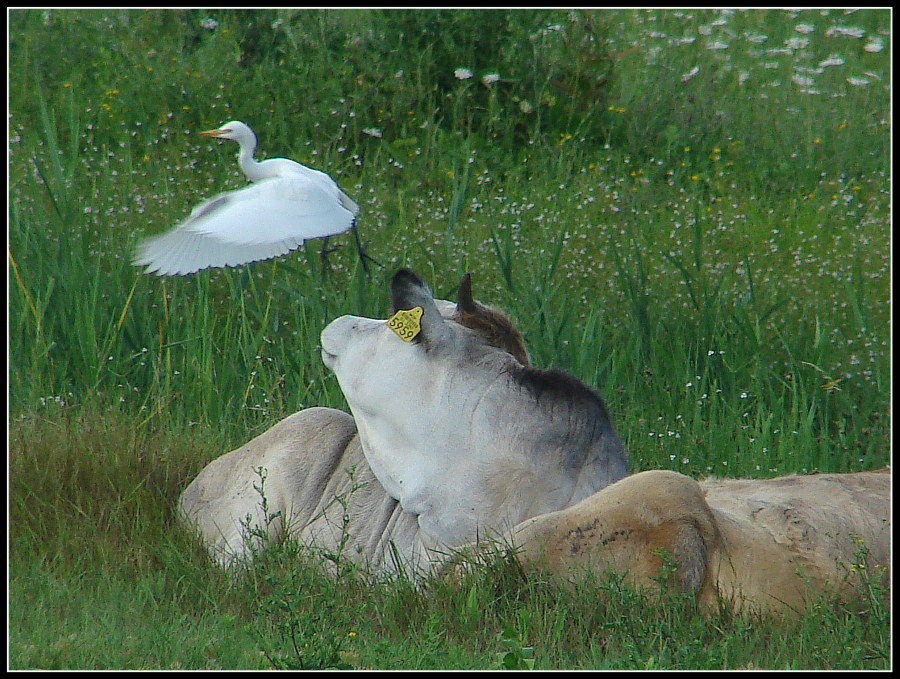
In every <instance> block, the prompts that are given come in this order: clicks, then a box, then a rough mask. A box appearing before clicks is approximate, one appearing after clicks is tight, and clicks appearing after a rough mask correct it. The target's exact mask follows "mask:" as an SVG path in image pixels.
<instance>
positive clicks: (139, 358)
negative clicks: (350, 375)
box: [8, 10, 890, 669]
mask: <svg viewBox="0 0 900 679" xmlns="http://www.w3.org/2000/svg"><path fill="white" fill-rule="evenodd" d="M208 18H210V19H214V20H215V22H210V21H207V19H208ZM9 19H10V32H9V56H10V68H9V79H8V85H9V87H8V92H9V113H10V117H9V122H8V129H9V135H10V154H9V160H8V167H9V173H10V182H9V186H10V190H9V199H10V200H9V228H8V234H9V262H10V264H9V269H8V271H9V274H8V281H9V298H8V306H9V314H8V320H9V323H8V331H9V349H8V351H9V354H8V355H9V359H10V370H9V396H10V406H9V420H10V423H9V442H10V456H9V469H10V484H9V496H10V498H9V517H10V538H9V559H10V573H11V575H10V583H9V584H10V587H9V589H10V597H9V603H10V606H9V616H10V654H9V662H10V666H11V667H15V668H81V667H91V668H94V667H96V668H138V667H142V668H143V667H182V668H201V667H225V668H259V667H269V666H273V665H274V666H298V665H316V664H325V665H327V664H335V665H341V666H344V665H350V666H354V667H381V668H388V667H406V668H414V667H432V668H438V667H500V666H501V663H502V662H504V659H505V658H508V659H509V660H508V662H509V663H512V664H517V663H525V665H527V664H528V663H527V662H525V661H526V660H528V661H530V660H534V666H535V667H536V668H544V669H548V668H554V667H583V668H586V667H603V668H607V667H608V668H637V667H641V668H643V667H653V668H701V667H702V668H707V667H709V668H712V667H716V668H747V667H753V668H756V667H760V668H788V667H790V668H801V667H802V668H853V669H861V668H885V667H887V666H889V660H888V653H889V650H888V649H889V643H890V642H889V638H890V637H889V616H887V615H885V614H884V612H883V611H880V612H879V611H878V610H877V607H873V608H872V609H871V610H870V611H869V613H867V614H865V615H857V614H854V613H850V612H847V611H843V610H841V609H840V608H839V607H835V606H834V605H830V604H829V603H828V602H823V604H822V605H821V606H820V607H819V608H817V609H816V610H814V611H811V612H810V613H809V614H808V615H807V616H805V617H804V618H802V619H801V620H799V621H768V620H756V619H747V618H737V617H733V616H727V615H725V614H724V613H722V614H721V615H720V616H719V618H716V619H714V620H712V621H704V620H703V618H700V617H698V616H697V615H695V614H694V613H693V611H692V610H691V609H690V605H691V604H690V602H688V601H683V600H682V599H681V598H679V597H678V596H677V595H676V594H675V593H668V594H666V595H665V597H664V599H663V600H660V601H656V600H648V599H647V598H646V597H643V595H639V594H637V593H634V592H630V591H628V590H627V589H625V588H623V587H619V586H617V585H615V583H609V584H607V585H604V586H603V587H600V588H597V587H596V586H595V587H594V588H593V589H585V588H582V589H577V588H576V591H575V592H572V591H571V590H569V589H566V588H564V587H561V586H560V585H558V584H556V583H552V582H543V581H541V580H540V579H538V578H536V577H534V576H524V575H522V574H520V573H517V572H516V570H515V568H513V567H511V566H510V565H509V564H505V565H504V564H498V565H497V566H496V568H495V569H494V570H490V569H489V570H488V571H487V572H485V573H480V574H479V573H475V574H471V575H469V576H466V579H464V580H463V581H462V582H461V583H457V584H451V583H445V582H435V583H432V584H431V585H430V586H429V587H426V588H425V589H424V590H422V591H417V590H414V589H412V588H409V587H407V586H398V585H396V584H394V585H391V584H387V583H378V582H372V581H371V580H370V579H368V578H366V577H365V576H364V575H363V574H355V575H353V576H352V577H351V575H350V574H348V575H347V577H345V578H342V579H340V580H339V581H333V580H329V579H327V578H324V577H320V576H318V575H317V574H316V572H315V569H314V568H305V567H300V566H298V565H297V563H296V562H297V559H296V554H292V552H291V546H290V545H287V546H284V547H283V551H277V552H276V553H275V554H273V556H272V557H271V559H267V560H266V561H265V562H264V563H263V564H260V566H259V570H258V571H257V572H255V573H253V574H252V575H251V577H248V578H247V579H245V580H243V581H240V582H233V581H232V580H231V579H229V578H228V577H227V576H224V575H223V574H221V573H218V572H217V571H216V569H215V568H214V567H212V566H211V565H210V564H209V563H208V562H207V561H206V560H205V558H204V557H203V554H202V551H201V550H200V549H199V548H198V547H197V545H196V544H194V542H193V540H192V538H191V536H189V535H185V534H184V533H183V532H182V531H181V530H180V529H179V528H178V526H177V525H176V523H175V521H174V517H173V507H174V502H175V500H176V498H177V496H178V494H179V492H180V491H181V490H182V489H183V488H184V486H185V485H187V483H188V482H189V481H190V480H191V479H192V478H193V476H194V475H195V474H196V473H197V472H198V471H199V470H200V469H201V468H202V467H203V466H204V465H205V464H206V463H207V462H208V461H209V460H211V459H212V458H214V457H216V456H218V455H220V454H221V453H223V452H225V451H227V450H229V449H231V448H233V447H236V446H237V445H239V444H241V443H243V442H245V441H246V440H248V439H249V438H251V437H252V436H254V435H256V434H258V433H260V432H261V431H264V430H265V429H266V428H267V427H269V426H271V425H272V424H273V423H274V422H276V421H278V420H279V419H281V418H282V417H284V416H285V415H287V414H290V413H292V412H294V411H296V410H299V409H300V408H304V407H309V406H312V405H327V406H333V407H339V408H344V407H345V403H344V400H343V396H342V395H341V393H340V390H339V388H338V386H337V383H336V381H335V380H334V378H333V376H331V375H330V374H329V373H328V372H327V371H326V370H325V368H324V366H323V365H322V364H321V360H320V358H319V356H318V352H317V351H316V349H315V347H316V346H317V344H318V336H319V333H320V331H321V329H322V328H323V327H324V325H325V324H326V323H327V322H328V321H330V320H332V319H333V318H335V317H337V316H339V315H341V314H344V313H353V314H359V315H367V316H376V317H377V316H384V314H385V312H386V311H387V308H388V295H387V287H386V282H387V280H388V278H389V276H390V275H391V273H392V272H393V270H394V269H396V268H397V267H399V266H408V267H410V268H412V269H413V270H415V271H417V272H418V273H419V274H420V275H422V276H424V277H425V278H426V279H427V280H428V281H429V283H431V284H432V285H433V287H434V289H435V291H436V293H437V294H439V295H440V296H442V297H445V298H446V297H452V295H453V294H454V290H455V286H456V283H457V282H458V280H459V276H460V275H461V274H462V273H464V272H466V271H471V272H472V273H473V277H474V285H475V294H476V297H478V298H479V299H481V300H482V301H485V302H488V303H492V304H495V305H498V306H500V307H502V308H504V309H507V310H508V311H509V312H510V313H511V315H512V316H513V317H514V318H515V319H516V321H517V323H518V324H519V326H520V327H521V328H522V330H523V332H524V334H525V338H526V342H527V344H528V347H529V350H530V352H531V354H532V358H533V360H534V362H535V363H536V364H537V365H540V366H548V365H556V366H559V367H561V368H564V369H566V370H568V371H570V372H572V373H573V374H575V375H577V376H579V377H581V378H582V379H584V380H585V381H587V382H588V383H589V384H592V385H594V386H596V387H597V388H598V389H599V390H600V392H601V393H602V394H603V396H604V399H605V400H606V401H607V403H608V405H609V407H610V410H611V412H612V413H613V416H614V418H615V421H616V424H617V427H618V428H619V431H620V433H621V434H622V436H623V438H624V440H625V442H626V445H627V447H628V450H629V454H630V458H631V468H632V470H634V471H638V470H641V469H650V468H670V469H676V470H678V471H681V472H684V473H687V474H689V475H692V476H695V477H701V476H705V475H710V474H716V475H729V476H750V477H757V478H761V477H769V476H775V475H780V474H785V473H791V472H797V473H808V472H814V471H823V472H831V471H857V470H862V469H873V468H878V467H881V466H884V465H885V464H887V463H888V462H889V459H890V453H889V450H890V447H889V440H890V417H889V402H890V381H889V380H890V377H889V367H890V345H889V337H890V334H889V326H888V323H889V306H890V282H889V280H890V275H889V256H890V228H889V225H890V170H889V161H890V152H889V143H890V131H889V130H890V128H889V121H890V90H889V82H890V80H889V77H890V69H889V61H888V55H889V54H890V14H889V11H888V10H861V11H858V12H854V13H849V14H845V13H844V12H843V11H842V10H826V11H819V10H804V11H799V12H796V11H795V12H787V11H779V10H770V11H761V10H750V11H746V12H722V11H714V10H696V11H682V12H675V11H662V10H646V11H643V10H642V11H626V10H615V11H610V10H601V11H595V12H565V11H542V10H529V11H496V12H491V13H487V14H486V13H484V12H482V11H451V12H437V13H434V12H416V11H411V12H406V11H403V12H399V11H394V12H381V11H369V10H347V11H334V10H331V11H311V10H251V11H241V12H237V11H214V12H211V13H210V14H206V13H203V12H199V11H174V10H165V11H135V10H122V11H107V10H96V11H93V10H90V11H89V10H76V11H71V10H63V11H56V10H51V11H33V10H27V11H26V10H13V11H11V12H10V16H9ZM214 24H215V25H214ZM763 36H765V38H763ZM879 45H881V48H880V49H878V46H879ZM457 68H468V69H469V70H470V71H471V72H472V74H473V76H472V77H471V78H468V79H459V78H457V77H455V76H454V70H455V69H457ZM695 68H696V69H697V70H696V72H694V69H695ZM493 73H497V74H499V75H500V77H501V79H500V80H499V81H497V82H492V83H484V82H482V80H481V79H482V77H483V76H485V75H487V74H493ZM235 118H236V119H242V120H244V121H246V122H248V123H249V124H251V125H252V126H253V127H254V129H255V130H256V131H257V134H258V136H259V138H260V144H261V148H260V154H261V155H262V156H264V157H276V156H285V157H291V158H294V159H296V160H298V161H300V162H304V163H307V164H309V165H311V166H313V167H316V168H318V169H322V170H325V171H327V172H328V173H329V174H331V175H332V176H333V177H334V178H335V179H336V180H337V181H338V182H339V183H340V184H341V186H342V188H343V189H344V190H345V191H346V192H347V193H348V194H349V195H351V196H352V197H353V198H354V200H356V201H357V202H358V203H359V204H360V206H361V208H362V212H361V214H360V218H359V226H360V229H361V233H362V235H363V237H364V239H365V241H366V242H367V243H368V246H369V252H370V254H371V255H372V256H373V257H374V258H375V259H377V260H378V261H379V262H382V263H383V264H384V265H385V268H384V269H378V268H375V270H373V271H372V272H371V273H369V274H368V275H367V274H365V272H363V271H362V269H361V267H360V266H359V264H358V263H357V261H356V255H355V252H354V250H355V249H354V248H353V246H352V240H351V237H350V236H339V237H337V238H334V239H332V243H337V244H341V245H342V246H343V247H341V248H340V249H339V250H338V251H337V252H334V253H332V254H331V256H330V264H329V265H328V266H323V265H322V262H321V261H320V258H319V254H318V250H319V244H318V243H315V242H313V243H310V244H308V246H306V247H305V248H303V249H301V250H300V251H299V252H298V253H294V254H292V255H290V256H287V257H283V258H280V259H279V260H277V261H273V262H264V263H257V264H254V265H251V266H248V267H242V268H239V269H234V270H219V271H212V272H204V273H201V274H198V275H196V276H192V277H188V278H174V279H160V278H157V277H155V276H146V275H143V274H142V273H141V272H140V271H139V270H137V269H135V268H134V267H132V266H131V265H130V263H129V262H130V257H131V253H132V250H133V248H134V245H135V244H136V243H137V241H138V240H139V239H140V238H141V237H143V236H144V235H145V234H155V233H159V232H161V231H163V230H165V229H168V228H170V227H172V226H173V225H175V224H176V223H177V222H178V221H180V220H181V219H183V218H184V216H185V215H186V214H188V212H189V210H190V208H191V207H192V206H193V205H195V204H196V203H197V202H199V201H200V200H201V199H202V198H205V197H208V196H209V195H211V194H213V193H215V192H217V191H220V190H223V189H226V188H236V187H239V186H241V185H243V183H244V179H243V177H242V176H241V175H240V174H239V172H238V169H237V166H236V163H235V159H234V155H235V151H236V149H235V148H234V147H233V145H229V144H221V145H220V144H215V143H213V144H210V143H208V142H199V141H198V139H199V138H198V137H196V135H195V133H196V131H198V130H201V129H209V128H210V127H215V126H218V125H219V124H221V123H223V122H225V121H227V120H230V119H235ZM279 549H281V548H279ZM337 602H340V605H338V603H337ZM322 611H328V612H329V615H328V616H325V618H327V622H323V620H322V616H321V615H320V614H321V612H322ZM316 615H319V618H316ZM785 628H787V631H786V630H785ZM351 633H352V634H351ZM304 644H309V645H308V646H304Z"/></svg>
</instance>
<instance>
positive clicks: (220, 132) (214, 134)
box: [197, 127, 231, 137]
mask: <svg viewBox="0 0 900 679" xmlns="http://www.w3.org/2000/svg"><path fill="white" fill-rule="evenodd" d="M229 132H231V130H229V129H228V128H221V127H220V128H219V129H218V130H204V131H203V132H198V133H197V134H199V135H200V136H201V137H221V136H222V135H223V134H228V133H229Z"/></svg>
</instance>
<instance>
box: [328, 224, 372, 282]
mask: <svg viewBox="0 0 900 679" xmlns="http://www.w3.org/2000/svg"><path fill="white" fill-rule="evenodd" d="M350 230H351V231H352V232H353V238H354V240H355V241H356V254H358V255H359V261H360V263H361V264H362V268H363V271H365V272H366V273H369V265H368V264H367V263H366V260H368V261H370V262H372V263H373V264H377V265H378V266H380V267H381V268H382V269H383V268H384V266H383V265H382V264H379V263H378V262H377V261H375V260H374V259H372V258H371V257H370V256H369V255H367V254H366V248H365V246H364V245H363V244H362V240H361V239H360V237H359V231H357V230H356V222H353V226H351V227H350ZM328 238H329V236H325V238H323V239H322V250H321V251H320V252H319V256H320V257H321V258H322V268H323V269H326V268H327V266H328V255H329V254H331V253H332V252H334V251H335V250H337V249H338V247H340V246H337V247H333V248H329V247H328Z"/></svg>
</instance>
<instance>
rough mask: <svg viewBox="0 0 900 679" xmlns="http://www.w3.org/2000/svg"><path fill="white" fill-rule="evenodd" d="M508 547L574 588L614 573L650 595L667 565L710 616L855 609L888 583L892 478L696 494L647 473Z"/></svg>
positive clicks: (713, 485) (704, 489)
mask: <svg viewBox="0 0 900 679" xmlns="http://www.w3.org/2000/svg"><path fill="white" fill-rule="evenodd" d="M509 539H510V542H511V543H512V544H513V545H514V546H515V547H516V549H517V554H518V558H519V559H520V560H521V561H522V562H523V563H525V564H528V565H531V566H539V567H541V568H544V569H548V570H550V571H553V572H556V573H559V574H562V575H564V576H566V577H569V578H574V577H582V576H583V575H584V573H586V572H588V571H590V572H593V573H595V574H600V573H602V572H603V571H605V570H606V569H612V570H613V571H615V572H618V573H625V574H627V578H628V579H629V580H630V581H631V582H632V583H634V584H636V585H639V586H652V587H655V586H658V582H657V578H658V577H659V574H660V572H661V570H660V569H661V568H662V567H663V565H664V564H663V558H667V559H671V562H672V563H673V564H674V565H675V578H676V580H677V583H678V585H679V586H680V587H681V588H682V589H683V590H684V591H687V592H691V593H694V594H696V595H697V596H698V598H699V600H700V603H701V604H702V605H704V606H707V607H708V606H712V605H715V604H716V602H717V601H718V599H719V597H724V598H725V599H726V600H727V601H730V602H731V603H732V605H733V606H734V608H735V609H738V608H743V607H745V606H749V607H750V608H754V609H759V610H769V611H781V610H785V609H787V610H795V611H800V610H803V608H804V607H805V605H806V603H807V602H808V601H809V598H810V597H813V598H814V597H816V596H818V595H819V594H821V593H823V592H836V593H837V594H839V595H840V596H841V597H842V598H845V599H848V600H849V599H852V598H854V596H855V595H856V594H858V593H859V590H858V587H859V586H860V577H861V576H866V577H870V578H871V577H874V578H878V579H885V580H886V579H887V577H888V569H889V567H890V472H889V471H888V470H879V471H871V472H859V473H855V474H815V475H809V476H785V477H779V478H775V479H764V480H750V479H706V480H704V481H701V482H699V483H698V482H697V481H694V480H693V479H691V478H689V477H687V476H684V475H683V474H678V473H677V472H672V471H665V470H654V471H647V472H641V473H638V474H634V475H632V476H629V477H627V478H625V479H622V480H621V481H618V482H617V483H614V484H612V485H610V486H608V487H606V488H604V489H602V490H600V491H598V492H597V493H595V494H594V495H592V496H591V497H589V498H586V499H585V500H583V501H581V502H580V503H578V504H576V505H574V506H572V507H569V508H566V509H563V510H560V511H556V512H551V513H549V514H545V515H542V516H537V517H534V518H532V519H529V520H527V521H524V522H522V523H521V524H519V525H518V526H516V528H515V529H514V530H513V531H512V533H511V535H510V536H509ZM863 553H865V557H866V558H865V572H861V571H860V568H859V566H860V557H861V555H863Z"/></svg>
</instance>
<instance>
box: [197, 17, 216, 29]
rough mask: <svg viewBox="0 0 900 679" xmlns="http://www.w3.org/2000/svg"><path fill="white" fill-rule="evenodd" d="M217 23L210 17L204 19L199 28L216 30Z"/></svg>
mask: <svg viewBox="0 0 900 679" xmlns="http://www.w3.org/2000/svg"><path fill="white" fill-rule="evenodd" d="M218 26H219V22H218V21H216V20H215V19H213V18H212V17H206V18H205V19H203V20H201V21H200V28H206V29H208V30H210V31H214V30H216V28H218Z"/></svg>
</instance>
